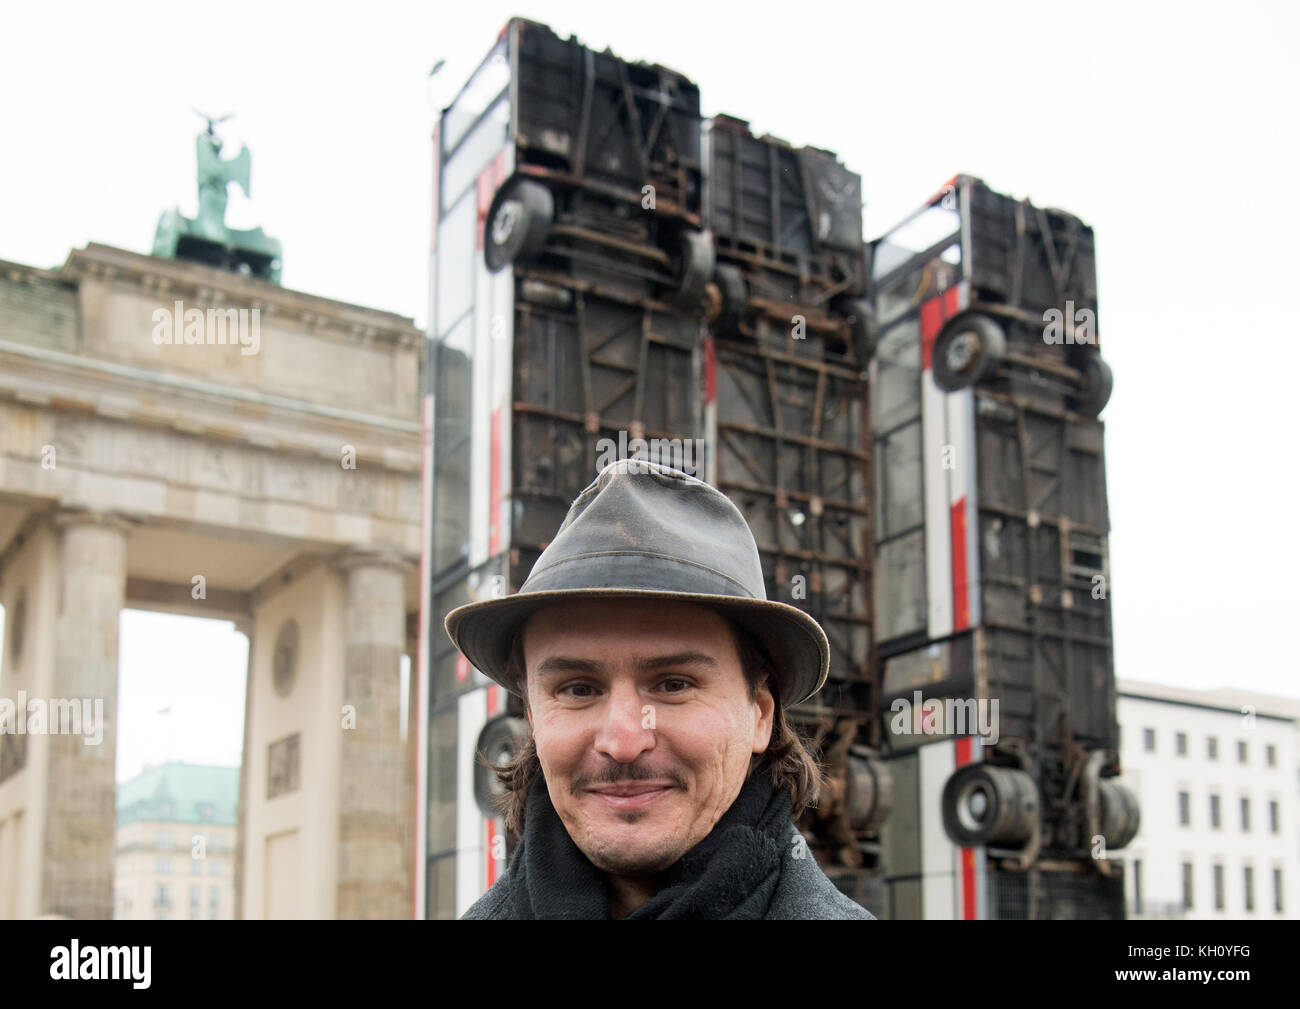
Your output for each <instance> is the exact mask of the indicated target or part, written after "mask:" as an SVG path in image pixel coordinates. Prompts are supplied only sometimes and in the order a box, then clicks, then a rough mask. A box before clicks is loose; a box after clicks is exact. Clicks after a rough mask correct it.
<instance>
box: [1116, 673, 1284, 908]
mask: <svg viewBox="0 0 1300 1009" xmlns="http://www.w3.org/2000/svg"><path fill="white" fill-rule="evenodd" d="M1298 716H1300V702H1298V701H1296V700H1293V699H1290V698H1283V697H1276V696H1271V695H1265V694H1256V693H1249V692H1245V691H1239V690H1230V689H1223V690H1213V691H1195V690H1186V689H1182V688H1179V687H1171V686H1165V685H1163V684H1154V683H1141V682H1137V681H1131V680H1120V682H1119V723H1120V751H1121V763H1122V766H1123V768H1124V773H1123V776H1122V777H1121V778H1120V779H1119V780H1121V781H1122V782H1124V783H1125V784H1127V785H1128V786H1129V787H1130V788H1132V789H1133V790H1134V791H1135V792H1136V793H1137V796H1138V801H1139V803H1140V805H1141V810H1142V826H1141V829H1140V830H1139V831H1138V834H1137V837H1136V838H1135V839H1134V840H1133V842H1132V843H1131V844H1130V845H1129V846H1128V848H1127V850H1126V856H1127V858H1128V860H1129V863H1130V865H1131V871H1130V872H1129V874H1128V881H1127V883H1126V895H1127V901H1128V907H1129V916H1130V917H1132V918H1189V919H1215V918H1222V919H1241V918H1281V919H1285V918H1295V917H1296V916H1297V909H1298V908H1300V815H1298V813H1300V804H1298V802H1297V798H1298V796H1300V747H1298V746H1297V738H1298V737H1297V730H1298V728H1300V721H1298Z"/></svg>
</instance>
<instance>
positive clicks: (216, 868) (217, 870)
mask: <svg viewBox="0 0 1300 1009" xmlns="http://www.w3.org/2000/svg"><path fill="white" fill-rule="evenodd" d="M208 875H209V876H220V875H221V863H220V862H213V863H212V864H211V865H210V866H208Z"/></svg>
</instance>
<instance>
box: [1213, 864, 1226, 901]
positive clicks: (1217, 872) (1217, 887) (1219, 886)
mask: <svg viewBox="0 0 1300 1009" xmlns="http://www.w3.org/2000/svg"><path fill="white" fill-rule="evenodd" d="M1223 904H1224V901H1223V866H1221V865H1216V866H1215V867H1214V910H1216V911H1222V910H1223Z"/></svg>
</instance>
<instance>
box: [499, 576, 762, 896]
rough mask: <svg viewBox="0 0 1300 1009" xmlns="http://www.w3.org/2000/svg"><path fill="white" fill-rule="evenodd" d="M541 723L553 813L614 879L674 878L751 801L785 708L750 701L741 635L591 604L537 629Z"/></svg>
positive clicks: (556, 615) (556, 610) (534, 662)
mask: <svg viewBox="0 0 1300 1009" xmlns="http://www.w3.org/2000/svg"><path fill="white" fill-rule="evenodd" d="M523 645H524V662H525V665H526V667H527V696H528V720H529V722H530V723H531V725H532V727H533V738H534V741H535V744H536V747H537V756H538V759H539V761H540V762H541V765H542V774H543V775H544V777H545V778H546V787H547V790H548V792H549V793H550V797H551V803H552V805H554V806H555V811H556V812H557V813H558V814H559V816H560V819H561V820H562V821H563V822H564V826H565V827H566V828H567V829H568V832H569V836H570V837H572V838H573V841H574V843H575V844H576V845H577V846H578V847H579V848H580V849H581V850H582V852H583V854H585V855H586V856H587V858H588V859H590V860H591V862H592V863H593V864H594V865H595V866H597V867H598V868H600V869H602V870H604V871H605V872H611V873H619V874H636V873H649V872H658V871H660V870H663V869H666V868H668V867H669V866H670V865H672V864H673V863H674V862H676V861H677V860H678V859H679V858H680V857H681V856H682V855H684V854H685V853H686V852H687V851H689V850H690V849H691V848H693V847H694V846H695V845H696V844H698V843H699V842H700V841H701V840H703V839H704V838H705V837H706V836H707V835H708V833H709V832H710V831H711V830H712V829H713V826H714V824H716V823H717V822H718V820H719V818H720V817H721V816H722V814H723V813H725V812H726V811H727V809H728V808H729V807H730V806H731V804H732V803H733V802H734V801H735V799H736V796H737V795H739V794H740V789H741V786H742V785H744V783H745V777H746V775H747V774H748V771H749V765H750V758H751V756H752V755H753V754H755V753H762V752H763V751H764V750H766V749H767V744H768V741H769V740H770V738H771V735H772V717H773V708H774V706H775V705H774V701H773V698H772V694H771V692H770V691H769V690H768V689H767V687H766V686H763V687H760V688H759V691H758V695H757V697H756V699H755V700H750V698H749V693H748V690H747V687H746V683H745V677H744V673H743V671H742V670H741V666H740V659H739V656H738V655H737V653H736V646H735V641H734V639H733V637H732V633H731V628H730V625H729V624H728V623H727V621H726V620H725V619H724V618H723V617H721V616H720V615H719V614H718V613H716V612H715V611H713V610H711V609H709V608H707V607H703V606H696V605H693V604H690V603H681V602H663V601H660V600H638V599H601V600H581V601H578V602H572V603H561V604H557V605H555V606H549V607H547V608H546V609H544V610H540V611H539V612H537V613H535V614H534V615H533V617H532V618H531V619H530V620H529V621H528V624H527V625H526V626H525V629H524V641H523Z"/></svg>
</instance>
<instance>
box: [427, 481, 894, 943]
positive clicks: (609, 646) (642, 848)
mask: <svg viewBox="0 0 1300 1009" xmlns="http://www.w3.org/2000/svg"><path fill="white" fill-rule="evenodd" d="M446 627H447V633H448V634H449V635H450V637H451V639H452V641H454V642H455V643H456V646H457V647H458V648H459V649H460V650H461V652H462V653H464V655H465V656H466V657H467V658H468V659H469V661H470V662H471V663H472V664H473V665H474V666H475V667H477V668H478V669H479V670H481V671H482V672H483V673H484V674H486V675H487V676H489V677H491V678H492V679H493V680H495V681H496V682H498V683H500V684H501V685H502V686H504V687H506V688H507V689H508V690H510V691H512V692H513V693H515V694H517V695H518V696H520V697H521V698H522V699H523V702H524V710H525V712H526V714H527V716H528V724H529V727H530V735H529V738H528V740H527V741H526V745H525V746H524V747H523V749H522V751H521V752H520V753H519V755H518V756H517V757H516V759H515V760H513V761H512V762H511V763H510V764H508V765H506V767H504V768H502V769H500V770H499V777H500V779H501V781H502V782H503V784H504V785H505V786H506V789H507V795H506V799H507V803H508V805H507V808H506V810H505V813H506V820H507V826H508V827H509V828H510V829H511V830H513V831H515V832H516V833H518V834H519V835H520V841H519V843H518V845H516V847H515V850H514V852H513V854H512V857H511V860H510V864H509V866H508V868H507V870H506V872H505V873H504V874H503V875H502V876H501V878H500V879H499V880H497V882H496V883H495V884H494V885H493V886H492V887H491V889H489V890H488V892H487V893H485V894H484V895H483V896H482V897H481V898H480V899H479V900H478V901H477V902H476V903H475V904H474V905H473V906H472V907H471V908H470V909H469V910H468V911H467V912H466V913H465V915H464V918H465V919H479V918H510V919H528V918H552V919H591V918H595V919H605V918H629V919H635V918H704V919H718V918H734V919H792V918H853V919H864V920H866V919H873V918H874V915H872V914H871V913H870V912H868V911H866V910H864V909H863V908H862V907H860V906H859V905H857V904H856V903H854V902H853V901H852V900H850V899H849V898H848V897H846V896H844V895H843V894H842V893H840V891H839V890H837V889H836V888H835V885H834V884H833V883H832V882H831V881H830V880H829V879H828V878H827V877H826V874H825V873H824V872H822V870H821V868H820V866H818V864H817V862H816V860H815V859H814V858H813V856H812V853H811V852H810V851H809V850H808V847H807V845H806V844H805V843H804V839H803V836H802V835H801V834H800V833H799V830H798V828H797V827H796V826H795V824H794V819H795V818H796V817H797V816H798V815H799V814H800V813H801V812H802V811H803V810H804V809H805V808H807V807H808V806H810V805H812V804H814V803H815V802H816V800H817V793H818V788H819V785H820V780H821V774H820V770H819V768H818V766H817V763H816V761H815V760H814V758H813V757H812V756H811V755H810V754H809V753H808V751H807V749H805V747H804V744H803V742H802V741H801V740H800V738H799V737H798V735H797V734H796V733H795V731H794V729H793V728H792V726H791V725H790V724H789V722H787V720H786V718H785V713H784V709H785V708H787V707H789V706H790V705H791V704H795V703H797V702H799V701H802V700H805V699H807V698H808V697H810V696H812V695H813V694H814V693H816V692H817V691H818V690H819V689H821V686H822V684H823V683H824V682H825V680H826V675H827V672H828V669H829V648H828V645H827V641H826V635H825V633H824V632H823V631H822V629H821V627H820V626H818V624H817V622H816V621H815V620H813V619H812V617H810V616H808V615H807V614H806V613H804V612H803V611H802V610H799V609H797V608H795V607H793V606H788V605H786V604H785V603H781V602H776V601H770V600H768V599H767V593H766V590H765V588H764V584H763V574H762V569H761V567H760V563H759V555H758V547H757V546H756V544H755V543H754V537H753V534H752V533H751V532H750V530H749V526H748V525H746V523H745V520H744V517H743V516H742V515H741V514H740V511H739V510H738V509H737V508H736V506H735V505H734V504H733V503H732V502H731V500H730V499H728V498H727V497H726V496H725V495H724V494H722V493H721V492H720V491H718V490H717V489H715V488H713V487H711V486H710V485H709V484H706V483H704V482H703V481H701V480H697V479H695V478H694V477H692V476H688V475H687V474H686V473H683V472H680V471H679V470H675V469H670V468H668V467H666V466H660V465H657V464H655V463H649V462H645V461H642V460H639V459H630V460H629V459H623V460H619V461H618V462H615V463H612V464H610V465H609V466H607V467H606V468H605V469H604V470H602V471H601V473H600V475H599V476H598V477H597V478H596V480H595V481H594V482H593V483H592V484H591V485H590V486H589V487H588V488H587V489H586V490H584V491H583V492H582V493H581V494H580V495H579V496H578V498H577V499H576V500H575V501H574V502H573V505H572V506H571V507H570V509H569V513H568V515H567V516H566V517H565V520H564V523H563V525H561V526H560V530H559V532H558V533H557V534H556V536H555V539H554V540H552V541H551V543H550V545H549V546H548V547H547V548H546V550H545V551H543V553H542V555H541V556H540V557H539V558H538V560H537V563H536V564H535V565H534V566H533V570H532V572H531V573H530V574H529V576H528V578H527V580H525V582H524V584H523V585H522V586H521V587H520V589H519V591H518V592H517V593H515V594H514V595H512V596H507V597H505V598H501V599H491V600H486V601H483V602H477V603H471V604H469V605H467V606H461V607H459V608H458V609H455V610H453V611H452V612H451V613H449V614H448V615H447V620H446Z"/></svg>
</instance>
